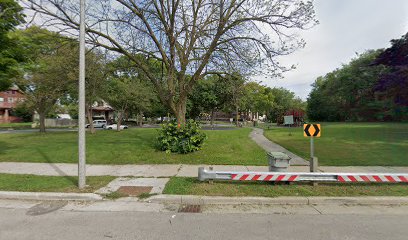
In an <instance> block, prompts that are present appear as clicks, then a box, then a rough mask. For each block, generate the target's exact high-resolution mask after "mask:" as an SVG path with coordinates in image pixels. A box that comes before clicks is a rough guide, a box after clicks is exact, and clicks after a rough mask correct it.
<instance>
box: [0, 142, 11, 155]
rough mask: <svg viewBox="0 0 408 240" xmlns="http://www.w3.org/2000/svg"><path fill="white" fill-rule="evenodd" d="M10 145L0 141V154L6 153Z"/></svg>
mask: <svg viewBox="0 0 408 240" xmlns="http://www.w3.org/2000/svg"><path fill="white" fill-rule="evenodd" d="M11 148H12V147H11V145H10V144H8V143H7V142H3V141H0V154H4V153H6V151H7V150H9V149H11Z"/></svg>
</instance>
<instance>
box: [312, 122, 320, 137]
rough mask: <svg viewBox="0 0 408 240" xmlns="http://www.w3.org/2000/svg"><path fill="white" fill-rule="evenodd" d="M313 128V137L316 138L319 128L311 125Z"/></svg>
mask: <svg viewBox="0 0 408 240" xmlns="http://www.w3.org/2000/svg"><path fill="white" fill-rule="evenodd" d="M313 127H314V128H315V133H314V134H313V137H316V136H317V134H319V132H320V129H319V126H317V124H313Z"/></svg>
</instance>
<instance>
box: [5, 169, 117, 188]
mask: <svg viewBox="0 0 408 240" xmlns="http://www.w3.org/2000/svg"><path fill="white" fill-rule="evenodd" d="M115 178H116V177H112V176H90V177H87V185H88V187H86V188H85V189H83V190H79V189H78V187H77V186H78V178H77V177H72V176H38V175H31V174H6V173H2V174H0V191H18V192H64V193H91V192H94V191H96V190H97V189H99V188H101V187H104V186H106V185H107V184H108V183H109V182H111V181H112V180H113V179H115Z"/></svg>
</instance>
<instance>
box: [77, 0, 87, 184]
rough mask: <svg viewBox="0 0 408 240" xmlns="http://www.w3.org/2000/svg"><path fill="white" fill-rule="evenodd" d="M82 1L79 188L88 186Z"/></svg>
mask: <svg viewBox="0 0 408 240" xmlns="http://www.w3.org/2000/svg"><path fill="white" fill-rule="evenodd" d="M80 1H81V16H80V26H79V94H78V95H79V103H78V104H79V106H78V108H79V109H78V111H79V113H78V187H79V189H82V188H84V187H85V186H86V155H85V0H80Z"/></svg>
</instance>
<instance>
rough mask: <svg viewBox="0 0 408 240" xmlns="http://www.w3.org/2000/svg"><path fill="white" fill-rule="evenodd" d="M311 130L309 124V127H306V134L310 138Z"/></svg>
mask: <svg viewBox="0 0 408 240" xmlns="http://www.w3.org/2000/svg"><path fill="white" fill-rule="evenodd" d="M309 128H310V124H307V125H306V128H305V133H306V135H307V136H309V137H310V136H311V135H310V133H309Z"/></svg>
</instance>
